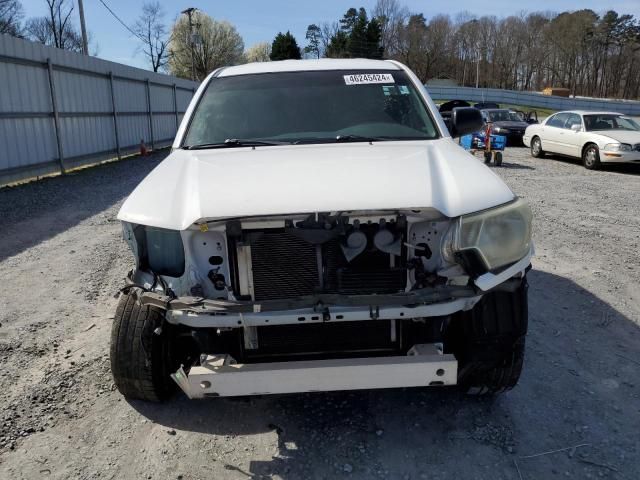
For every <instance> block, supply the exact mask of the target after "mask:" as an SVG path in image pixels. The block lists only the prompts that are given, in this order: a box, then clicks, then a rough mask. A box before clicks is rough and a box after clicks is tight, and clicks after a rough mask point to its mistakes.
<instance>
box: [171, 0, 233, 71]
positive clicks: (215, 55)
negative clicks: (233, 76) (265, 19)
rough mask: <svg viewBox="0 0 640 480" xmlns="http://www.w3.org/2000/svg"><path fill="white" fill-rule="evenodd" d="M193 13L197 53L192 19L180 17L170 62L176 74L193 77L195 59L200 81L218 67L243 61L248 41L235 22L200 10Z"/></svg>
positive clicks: (172, 40) (175, 26)
mask: <svg viewBox="0 0 640 480" xmlns="http://www.w3.org/2000/svg"><path fill="white" fill-rule="evenodd" d="M192 16H193V18H192V20H193V24H194V25H195V28H194V30H195V33H196V34H197V38H198V42H197V43H196V44H195V45H193V52H192V44H191V34H190V33H191V32H190V31H189V21H188V19H187V18H186V17H185V16H182V17H180V18H178V20H177V21H176V23H175V24H174V25H173V29H172V31H171V39H170V41H169V63H168V65H169V70H170V71H171V73H172V74H173V75H177V76H179V77H184V78H191V62H192V61H193V62H194V65H195V72H196V77H197V79H198V80H203V79H204V78H205V77H206V76H207V75H208V74H209V73H210V72H211V71H213V70H215V69H216V68H218V67H223V66H227V65H236V64H238V63H242V61H243V60H244V54H243V52H244V42H243V41H242V37H241V36H240V34H239V33H238V32H237V30H236V29H235V27H234V26H233V25H231V24H230V23H229V22H221V21H217V20H214V19H212V18H211V17H210V16H209V15H207V14H205V13H203V12H201V11H199V10H198V11H196V12H194V13H193V15H192ZM192 53H193V59H192Z"/></svg>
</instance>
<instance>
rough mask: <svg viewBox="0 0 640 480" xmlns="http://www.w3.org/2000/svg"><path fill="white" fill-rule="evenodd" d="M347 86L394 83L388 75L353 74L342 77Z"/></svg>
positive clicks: (391, 76)
mask: <svg viewBox="0 0 640 480" xmlns="http://www.w3.org/2000/svg"><path fill="white" fill-rule="evenodd" d="M344 83H346V84H347V85H366V84H371V83H395V80H394V79H393V75H391V74H390V73H354V74H352V75H345V76H344Z"/></svg>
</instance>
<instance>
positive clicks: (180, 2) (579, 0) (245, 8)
mask: <svg viewBox="0 0 640 480" xmlns="http://www.w3.org/2000/svg"><path fill="white" fill-rule="evenodd" d="M21 1H22V5H23V7H24V11H25V17H26V18H28V17H32V16H42V15H45V13H46V3H45V0H21ZM75 1H76V0H74V2H75ZM104 1H105V3H106V4H107V5H109V7H110V8H111V9H112V10H113V11H114V12H115V13H116V14H117V15H118V16H119V17H120V18H121V19H122V20H123V21H124V22H125V23H127V24H128V25H132V24H133V23H135V21H136V18H137V17H138V15H140V11H141V9H142V3H143V2H142V0H104ZM160 2H161V4H162V5H163V7H164V10H165V20H166V23H167V24H168V25H170V24H171V23H173V21H174V20H175V18H176V16H177V15H179V14H180V12H181V11H182V10H184V9H186V8H188V7H196V8H198V9H200V10H202V11H204V12H205V13H207V14H208V15H210V16H212V17H213V18H215V19H218V20H226V21H228V22H230V23H232V24H233V25H234V26H235V27H236V29H237V30H238V32H239V33H240V35H241V36H242V38H243V40H244V43H245V48H248V47H250V46H251V45H254V44H255V43H258V42H264V41H269V42H271V41H272V40H273V37H275V35H276V34H277V33H278V32H280V31H282V32H285V31H287V30H290V31H291V33H293V34H294V35H295V37H296V39H297V40H298V45H300V46H301V47H302V46H304V45H305V38H304V36H305V32H306V30H307V26H308V25H309V24H311V23H316V24H322V23H324V22H333V21H336V20H338V19H339V18H341V17H342V15H343V14H344V13H345V12H346V11H347V9H348V8H349V7H352V6H353V7H364V8H366V9H367V11H371V10H372V9H373V7H374V5H375V3H376V0H358V1H339V0H319V1H303V0H160ZM400 2H401V3H402V4H403V5H405V6H406V7H407V8H408V9H409V11H411V12H412V13H423V14H424V16H425V17H426V18H427V19H429V18H430V17H433V16H434V15H438V14H448V15H451V16H452V17H455V16H456V15H457V14H458V13H460V12H462V11H467V12H470V13H472V14H475V15H478V16H481V15H496V16H498V17H502V16H508V15H512V14H517V13H520V12H523V11H525V12H532V11H556V12H557V11H565V10H578V9H581V8H590V9H592V10H594V11H596V12H598V13H601V12H602V11H604V10H605V9H613V10H615V11H617V12H618V13H629V14H632V15H635V16H636V17H637V18H640V0H620V1H609V2H606V7H605V5H604V2H602V0H525V1H522V0H520V1H518V0H515V1H514V0H490V1H478V0H474V1H471V0H458V1H455V2H452V1H451V0H449V1H447V0H422V1H420V0H400ZM84 10H85V19H86V24H87V29H88V30H89V31H90V32H91V35H92V38H93V40H94V42H95V43H97V46H98V56H99V57H100V58H104V59H106V60H111V61H114V62H119V63H124V64H127V65H132V66H135V67H140V68H148V65H147V64H146V61H145V59H144V57H143V56H142V55H141V54H140V53H139V52H137V48H136V47H137V46H138V43H139V41H137V40H136V39H135V37H133V36H132V35H131V34H130V33H129V32H128V31H127V30H126V29H125V28H124V27H123V26H122V25H121V24H120V23H118V21H117V20H116V19H115V18H114V17H113V16H111V14H110V13H109V12H108V11H107V10H106V8H105V7H104V6H103V5H102V4H101V3H100V2H99V0H84ZM74 17H75V23H76V24H77V25H79V20H78V16H77V7H76V9H75V10H74ZM90 51H91V52H93V51H94V47H93V46H91V47H90Z"/></svg>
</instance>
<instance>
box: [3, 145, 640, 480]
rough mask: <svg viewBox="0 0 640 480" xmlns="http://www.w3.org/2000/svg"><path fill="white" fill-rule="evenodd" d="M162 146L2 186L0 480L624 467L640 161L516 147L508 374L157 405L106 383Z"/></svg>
mask: <svg viewBox="0 0 640 480" xmlns="http://www.w3.org/2000/svg"><path fill="white" fill-rule="evenodd" d="M163 155H164V154H157V155H156V156H151V157H147V158H143V159H141V158H138V159H131V160H126V161H123V162H121V163H114V164H109V165H105V166H101V167H98V168H94V169H89V170H84V171H81V172H77V173H75V174H73V175H69V176H67V177H64V178H54V179H47V180H44V181H42V182H39V183H34V184H29V185H24V186H20V187H16V188H11V189H4V190H0V232H2V234H1V235H0V278H2V280H3V281H2V286H3V292H2V295H0V323H1V326H0V364H1V365H2V369H1V370H0V405H2V408H1V409H0V478H6V479H9V478H10V479H34V478H56V479H69V478H81V479H115V478H118V479H119V478H123V479H136V478H140V479H167V478H169V479H170V478H174V479H179V478H183V479H204V478H231V479H244V478H256V479H258V478H277V479H287V480H291V479H307V478H318V479H320V478H326V479H333V478H354V479H356V478H358V479H371V478H389V479H453V478H464V479H468V478H473V479H491V480H497V479H513V480H528V479H542V478H545V479H548V478H577V479H584V478H599V477H604V478H615V479H635V478H638V475H639V472H640V452H639V449H640V442H639V438H640V437H639V434H638V432H639V431H640V373H639V372H640V369H639V368H638V367H639V366H640V329H639V328H638V327H639V324H640V288H639V287H638V283H639V282H640V262H639V259H638V250H639V247H640V245H639V244H640V218H639V217H638V215H637V212H638V205H640V176H639V175H640V169H637V168H636V169H634V168H615V169H614V168H609V169H607V170H605V171H598V172H590V171H587V170H585V169H583V168H582V167H581V166H580V165H578V164H577V163H576V162H570V161H567V160H560V159H541V160H536V159H532V158H530V156H529V154H528V151H527V150H525V149H523V148H522V149H521V148H511V149H509V150H508V151H507V152H506V154H505V164H504V168H501V169H496V172H497V173H498V174H499V175H501V176H502V177H504V179H505V180H506V181H507V183H508V184H509V185H510V186H511V187H512V188H513V189H514V191H516V192H518V193H519V194H520V195H521V196H524V197H526V198H527V199H528V200H529V201H530V203H531V205H532V208H533V211H534V214H535V241H536V248H537V256H536V258H535V260H534V270H533V271H532V272H531V274H530V284H531V288H530V297H529V298H530V307H529V309H530V333H529V336H528V354H527V359H526V363H525V368H524V372H523V376H522V379H521V382H520V384H519V385H518V387H517V388H516V389H514V390H513V391H511V392H509V393H508V394H505V395H503V396H501V397H499V398H497V399H495V400H480V399H476V398H468V397H462V396H460V395H458V394H457V393H456V392H454V391H449V390H389V391H367V392H351V393H326V394H325V393H317V394H304V395H286V396H272V397H260V398H251V399H247V400H212V401H201V402H191V401H188V400H186V399H185V398H184V397H183V396H178V397H176V398H175V399H174V400H173V401H171V402H169V403H166V404H162V405H151V404H145V403H140V402H127V401H125V400H124V399H123V398H122V397H121V396H120V395H119V394H118V393H117V392H116V391H114V387H113V383H112V380H111V376H110V372H109V364H108V343H109V331H110V327H111V321H112V316H113V312H114V308H115V304H116V302H117V300H116V299H115V298H114V293H115V292H116V290H117V288H118V287H119V286H120V285H121V282H122V278H123V276H124V274H125V272H126V271H127V270H128V269H129V268H130V267H131V264H132V259H131V258H130V256H129V253H128V251H127V250H126V247H125V245H124V243H123V242H122V241H121V239H120V228H119V225H118V222H117V221H116V220H115V216H116V213H117V211H118V208H119V206H120V205H121V203H122V201H123V199H124V198H125V196H126V195H127V194H128V193H129V192H130V191H131V189H132V188H133V187H134V186H135V185H136V184H137V183H138V182H139V181H140V180H141V179H142V178H143V177H144V176H145V175H146V174H147V173H148V172H149V171H150V170H151V169H152V168H153V167H154V166H155V165H156V164H157V163H158V161H160V160H161V158H162V156H163Z"/></svg>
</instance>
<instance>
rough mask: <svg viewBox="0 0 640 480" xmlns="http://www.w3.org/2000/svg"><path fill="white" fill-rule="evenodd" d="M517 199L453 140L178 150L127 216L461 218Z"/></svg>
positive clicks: (163, 222)
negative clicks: (400, 214) (398, 214)
mask: <svg viewBox="0 0 640 480" xmlns="http://www.w3.org/2000/svg"><path fill="white" fill-rule="evenodd" d="M513 198H514V195H513V193H512V192H511V190H509V188H508V187H507V186H506V185H505V184H504V182H503V181H502V180H501V179H500V178H499V177H498V176H497V175H496V174H494V173H493V172H492V171H491V170H490V169H489V168H488V167H486V166H485V165H483V164H482V163H481V162H480V161H479V160H478V159H476V158H474V157H473V156H472V155H470V154H469V153H467V152H465V151H464V150H463V149H462V148H460V147H459V146H458V145H457V144H456V143H455V142H453V141H452V140H451V139H450V138H442V139H439V140H430V141H410V142H409V141H401V142H399V141H398V142H396V141H393V142H377V143H373V144H369V143H350V144H322V145H291V146H289V145H286V146H265V147H256V148H255V149H254V148H251V147H243V148H223V149H215V150H175V151H174V152H173V153H171V154H170V155H169V156H168V157H167V158H166V159H165V160H164V161H162V162H161V163H160V164H159V165H158V166H157V167H156V168H155V169H154V170H153V171H152V172H151V173H150V174H149V175H148V176H147V177H146V178H145V179H144V180H143V181H142V182H141V183H140V184H139V185H138V186H137V187H136V189H135V190H134V191H133V192H132V193H131V195H130V196H129V198H127V200H126V201H125V202H124V205H123V206H122V208H121V209H120V212H119V214H118V218H119V219H120V220H123V221H127V222H131V223H136V224H143V225H148V226H154V227H160V228H168V229H173V230H184V229H186V228H188V227H189V226H191V225H192V224H193V223H195V222H197V221H199V220H215V219H224V218H234V217H235V218H238V217H250V216H267V215H281V214H291V213H313V212H335V211H350V210H400V209H412V208H429V207H430V208H434V209H436V210H438V211H439V212H441V213H442V214H443V215H446V216H447V217H456V216H459V215H463V214H466V213H471V212H475V211H478V210H484V209H487V208H491V207H494V206H497V205H500V204H503V203H506V202H509V201H511V200H512V199H513Z"/></svg>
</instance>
